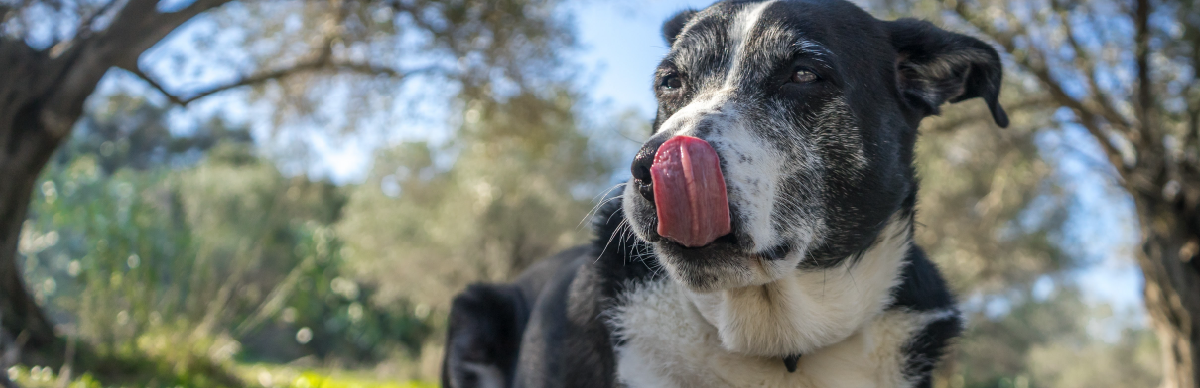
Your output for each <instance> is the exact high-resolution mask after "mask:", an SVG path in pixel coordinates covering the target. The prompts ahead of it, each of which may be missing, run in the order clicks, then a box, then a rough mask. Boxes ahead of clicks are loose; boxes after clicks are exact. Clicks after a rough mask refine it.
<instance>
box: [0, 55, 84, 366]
mask: <svg viewBox="0 0 1200 388" xmlns="http://www.w3.org/2000/svg"><path fill="white" fill-rule="evenodd" d="M46 59H47V58H46V57H45V56H44V55H40V53H38V52H36V51H33V50H31V49H29V48H28V47H26V46H25V45H23V44H21V43H19V42H14V41H11V40H3V41H0V314H3V315H2V318H0V325H2V326H0V327H3V329H4V330H5V331H7V332H9V333H11V334H12V335H13V336H16V337H17V338H19V339H20V340H19V341H23V342H24V345H25V346H24V347H26V348H44V347H47V346H49V345H51V344H53V343H55V342H56V338H55V335H54V326H53V324H52V323H51V322H50V320H49V319H47V317H46V314H45V313H43V312H42V309H41V308H40V307H38V305H37V303H36V301H34V299H33V297H31V296H30V295H29V292H28V291H27V290H26V288H25V282H24V280H23V279H22V273H21V269H20V266H19V263H18V262H17V245H18V240H19V239H20V236H21V225H22V224H23V223H24V221H25V217H26V213H27V212H28V209H29V200H30V198H31V197H32V194H33V190H34V188H35V186H36V185H37V177H38V175H39V174H40V173H41V171H42V168H43V167H45V165H46V163H47V162H48V161H49V160H50V156H51V155H52V154H53V153H54V149H55V148H56V147H57V146H58V144H59V142H60V139H61V136H55V135H53V133H54V131H51V130H49V129H48V128H45V124H44V123H46V117H43V116H44V115H45V110H43V109H42V104H41V102H42V101H43V100H42V99H41V98H39V97H41V96H39V95H38V94H37V92H39V91H42V90H45V89H46V88H45V82H44V81H40V80H39V78H40V77H38V75H39V74H40V73H43V72H44V71H45V70H46V69H45V66H46V65H47V63H46V62H47V60H46ZM72 121H73V120H72Z"/></svg>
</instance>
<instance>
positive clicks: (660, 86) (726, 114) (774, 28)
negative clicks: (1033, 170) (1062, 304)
mask: <svg viewBox="0 0 1200 388" xmlns="http://www.w3.org/2000/svg"><path fill="white" fill-rule="evenodd" d="M662 31H663V36H664V38H665V39H666V42H667V44H668V45H669V46H670V50H669V52H668V54H667V55H666V57H665V58H664V59H663V60H662V62H661V63H660V64H659V66H658V68H657V69H656V71H655V75H654V92H655V94H656V96H657V100H658V111H657V115H656V117H655V120H654V125H653V129H654V134H653V135H652V136H651V137H650V139H649V140H648V141H646V142H645V143H644V145H643V147H642V148H641V150H640V151H639V152H638V153H637V155H636V156H635V158H634V160H633V163H632V165H631V173H632V178H631V179H630V180H629V181H628V182H626V183H625V185H624V188H623V190H622V192H621V194H620V198H619V200H613V201H611V202H610V203H608V204H606V205H604V206H602V207H601V209H600V210H599V211H598V212H597V216H596V218H595V229H596V235H597V236H596V240H595V242H594V243H593V244H592V245H591V246H590V247H587V248H575V251H573V253H571V254H567V255H565V256H571V257H568V258H563V256H560V260H562V263H561V264H560V265H559V266H558V267H557V268H556V271H554V275H553V276H550V277H549V278H544V279H542V280H540V281H539V284H541V285H540V288H539V289H538V292H536V294H537V295H536V297H534V298H533V299H525V300H526V301H532V302H531V303H532V304H531V307H530V310H529V312H528V317H527V320H526V321H525V322H522V325H523V329H521V330H520V343H519V344H518V345H516V346H515V348H514V349H511V350H510V351H508V352H507V353H504V354H503V355H499V356H496V357H495V359H494V360H492V361H487V362H493V363H495V362H497V361H496V360H499V359H503V360H505V362H509V361H512V360H515V361H512V362H514V364H513V367H512V369H510V370H511V372H506V373H508V374H506V375H504V376H503V377H502V378H500V379H502V380H506V381H508V382H509V384H510V385H509V386H516V387H613V386H629V387H725V386H736V387H750V386H753V387H930V386H931V385H932V381H931V379H932V377H931V375H932V372H933V369H934V367H935V366H936V364H937V362H938V361H939V360H940V358H941V357H942V356H943V354H944V353H945V350H946V347H947V346H948V345H949V343H950V342H951V341H952V340H953V339H954V338H955V337H957V336H958V335H959V334H960V333H961V331H962V326H963V319H962V318H961V315H960V313H959V310H958V309H957V307H956V302H955V299H954V297H953V295H952V294H951V292H950V291H949V288H948V286H947V285H946V282H945V281H944V280H943V278H942V276H941V274H940V273H939V271H938V269H937V267H936V266H935V265H934V264H933V263H932V262H931V261H930V260H929V259H928V258H927V257H926V255H925V253H924V252H923V251H922V250H921V248H920V247H918V246H917V245H915V244H914V243H913V217H914V212H915V208H916V194H917V185H918V181H917V177H916V173H915V169H914V166H913V147H914V144H915V142H916V139H917V134H918V132H917V128H918V126H919V124H920V122H921V121H922V119H923V118H925V117H928V116H930V115H936V114H938V113H939V111H940V108H941V106H942V105H943V104H944V103H946V102H958V101H962V100H967V99H972V98H976V97H979V98H982V100H983V101H984V102H985V103H986V104H987V106H988V108H989V110H990V112H991V115H992V118H993V119H994V120H995V122H996V124H997V125H998V126H1000V127H1006V126H1007V125H1008V117H1007V115H1006V113H1005V112H1004V110H1003V108H1002V107H1001V106H1000V103H999V93H1000V85H1001V76H1002V67H1001V62H1000V57H999V55H998V53H997V52H996V50H995V49H994V48H992V47H991V46H989V45H988V44H986V43H984V42H982V41H980V40H978V39H975V38H972V37H969V36H966V35H962V34H958V33H953V32H949V31H946V30H943V29H941V28H938V27H936V26H934V25H932V24H930V23H928V22H924V21H919V20H914V19H900V20H894V21H882V20H878V19H876V18H874V17H872V16H870V15H869V14H868V13H866V12H865V11H863V10H862V9H861V8H859V7H857V6H855V5H853V4H851V3H849V2H847V1H844V0H758V1H736V0H728V1H721V2H718V3H715V4H713V5H711V6H709V7H707V8H705V9H703V10H700V11H695V10H687V11H683V12H681V13H679V14H678V15H676V16H674V17H673V18H671V19H670V20H668V21H667V22H666V23H665V24H664V26H663V29H662ZM580 250H585V251H586V253H584V254H580V252H581V251H580ZM520 283H521V282H520V281H518V282H517V283H516V284H520ZM451 315H452V316H453V315H454V313H452V314H451ZM452 321H453V319H452ZM452 327H453V323H452ZM460 333H461V332H460ZM506 335H507V334H506ZM451 337H452V338H450V340H451V341H452V340H454V338H453V337H454V335H451ZM496 338H501V337H496ZM503 338H505V339H508V340H515V338H517V337H515V336H514V337H503ZM449 386H455V385H449Z"/></svg>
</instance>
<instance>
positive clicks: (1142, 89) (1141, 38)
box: [1134, 0, 1158, 139]
mask: <svg viewBox="0 0 1200 388" xmlns="http://www.w3.org/2000/svg"><path fill="white" fill-rule="evenodd" d="M1134 26H1135V27H1136V29H1137V33H1136V34H1135V36H1134V45H1135V50H1136V51H1135V52H1134V58H1135V62H1137V80H1138V83H1137V99H1136V100H1135V107H1134V115H1135V116H1136V118H1137V120H1138V122H1139V124H1141V127H1142V129H1143V130H1145V131H1146V132H1147V133H1155V132H1157V131H1158V129H1157V128H1152V127H1153V125H1152V124H1151V123H1150V122H1149V121H1150V110H1151V109H1153V108H1152V105H1153V104H1154V99H1153V97H1152V96H1151V95H1150V89H1151V82H1152V80H1151V79H1150V1H1149V0H1137V9H1136V10H1134ZM1157 138H1158V136H1153V137H1151V139H1157Z"/></svg>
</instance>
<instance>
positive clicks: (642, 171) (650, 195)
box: [629, 138, 667, 203]
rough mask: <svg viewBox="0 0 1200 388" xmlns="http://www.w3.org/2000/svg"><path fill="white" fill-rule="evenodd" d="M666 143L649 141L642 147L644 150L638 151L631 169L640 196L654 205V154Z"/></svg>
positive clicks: (664, 140) (653, 139)
mask: <svg viewBox="0 0 1200 388" xmlns="http://www.w3.org/2000/svg"><path fill="white" fill-rule="evenodd" d="M666 141H667V139H666V138H652V139H650V140H649V141H647V142H646V144H644V145H642V149H640V150H638V153H637V156H635V157H634V158H633V165H632V166H630V167H629V169H630V172H632V173H633V184H634V185H635V186H636V188H637V190H638V194H641V195H642V197H643V198H646V200H647V201H650V203H654V182H652V178H651V176H650V166H652V165H654V154H656V153H658V147H659V146H662V144H663V143H665V142H666Z"/></svg>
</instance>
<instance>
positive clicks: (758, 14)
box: [725, 0, 775, 89]
mask: <svg viewBox="0 0 1200 388" xmlns="http://www.w3.org/2000/svg"><path fill="white" fill-rule="evenodd" d="M774 2H775V0H771V1H764V2H761V3H758V4H755V5H752V6H749V7H746V8H743V9H742V11H741V12H739V13H738V16H737V19H735V20H736V21H735V22H734V23H733V27H732V28H730V31H729V43H730V45H731V46H733V55H732V56H731V57H730V58H731V61H732V62H731V63H730V66H729V73H726V74H725V89H732V88H733V87H734V86H735V85H736V82H737V81H738V80H739V79H740V78H741V77H740V75H741V74H742V73H743V72H742V71H740V70H741V67H742V66H743V63H744V62H746V58H745V55H746V53H748V52H750V49H749V48H748V47H747V46H749V45H750V38H751V37H752V34H753V33H754V27H755V26H757V25H758V21H759V19H762V14H763V10H765V9H767V7H768V6H770V5H771V4H772V3H774Z"/></svg>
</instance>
